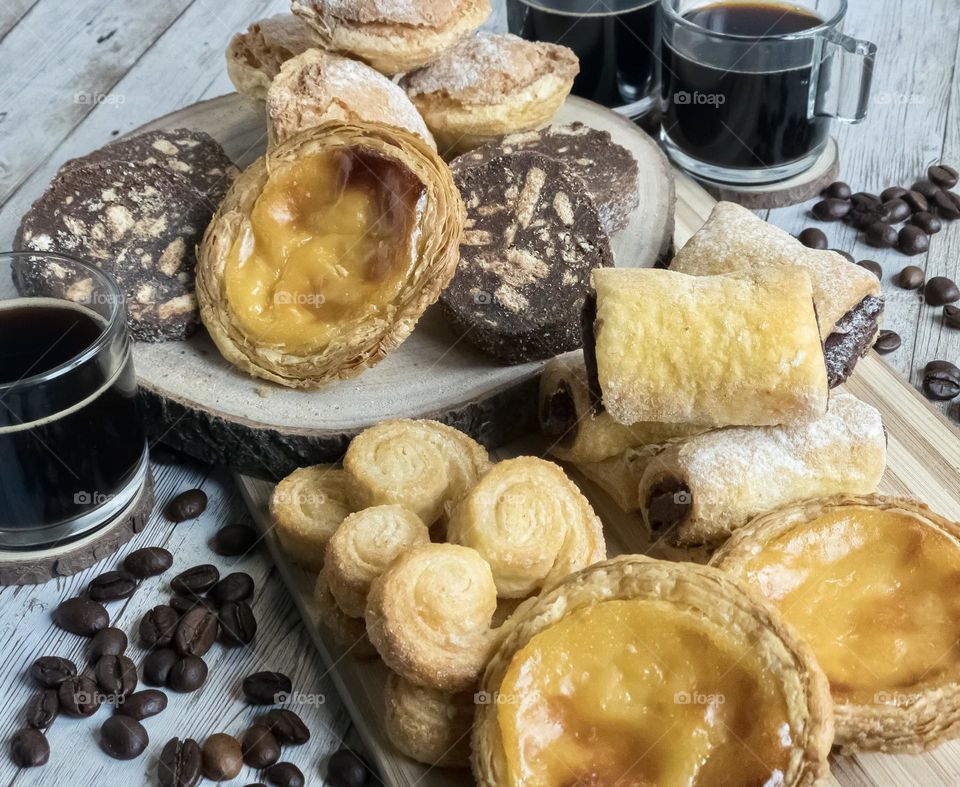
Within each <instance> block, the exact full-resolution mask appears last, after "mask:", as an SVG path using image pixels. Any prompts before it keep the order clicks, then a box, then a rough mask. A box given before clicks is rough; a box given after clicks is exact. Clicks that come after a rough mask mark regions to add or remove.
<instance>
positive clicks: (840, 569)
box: [713, 496, 960, 750]
mask: <svg viewBox="0 0 960 787" xmlns="http://www.w3.org/2000/svg"><path fill="white" fill-rule="evenodd" d="M958 537H960V526H958V525H957V524H956V523H953V522H949V521H948V520H945V519H943V518H942V517H939V516H937V515H935V514H933V513H932V512H930V511H929V510H928V509H926V507H925V506H922V505H920V504H918V503H916V502H915V501H911V500H898V499H895V498H884V497H880V496H869V497H862V498H832V499H827V500H814V501H808V502H807V503H804V504H801V505H797V506H792V507H790V508H787V509H783V510H781V511H776V512H773V513H771V514H767V515H764V516H762V517H759V518H758V519H756V520H754V522H752V523H751V524H750V525H748V527H747V528H746V530H744V531H742V532H740V533H738V534H736V535H735V536H734V538H733V539H731V541H730V542H728V543H727V544H726V545H725V546H724V547H722V548H721V549H720V550H719V551H718V552H717V554H716V555H715V556H714V558H713V564H714V565H716V566H717V567H719V568H721V569H722V570H724V571H727V572H730V573H732V574H735V575H736V576H738V577H739V578H741V579H742V580H743V581H744V582H745V583H747V584H748V585H750V586H752V587H753V588H755V589H756V590H759V591H760V593H762V594H763V595H764V596H765V597H766V598H768V599H769V600H771V601H773V602H774V603H775V604H776V605H777V607H778V608H779V609H780V610H781V612H782V613H783V616H784V617H785V618H786V620H787V621H788V622H789V623H790V624H792V625H793V626H794V627H795V628H796V630H797V631H798V632H799V634H800V636H802V637H803V638H804V640H806V641H807V642H808V643H809V644H810V645H811V647H812V648H813V650H814V652H815V653H816V656H817V660H818V661H819V663H820V665H821V667H823V670H824V672H825V673H826V674H827V677H828V678H829V680H830V688H831V692H832V694H833V698H834V702H835V703H836V706H837V737H838V742H839V743H842V744H848V745H850V746H855V747H856V746H859V747H861V748H881V749H889V750H894V749H898V750H918V749H922V748H924V747H926V746H927V745H928V744H930V743H932V742H936V740H938V739H939V738H941V737H946V736H951V737H952V736H955V735H957V734H960V729H957V725H958V722H960V690H958V681H960V649H958V647H957V643H958V641H960V593H958V590H960V541H958Z"/></svg>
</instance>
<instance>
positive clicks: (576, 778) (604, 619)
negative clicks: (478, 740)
mask: <svg viewBox="0 0 960 787" xmlns="http://www.w3.org/2000/svg"><path fill="white" fill-rule="evenodd" d="M496 701H497V719H498V722H499V726H500V734H501V740H502V744H503V749H504V754H505V757H506V764H507V773H508V774H509V784H510V785H523V787H579V786H580V785H590V786H591V787H612V786H613V785H617V787H640V785H651V787H652V786H653V785H656V787H673V786H674V785H677V786H679V785H685V786H686V787H696V786H698V785H699V786H702V787H707V785H711V786H712V785H721V784H756V785H766V784H769V785H775V784H780V783H782V780H783V775H784V773H785V772H786V769H787V766H788V762H789V756H790V749H791V746H792V743H793V741H792V738H793V736H792V734H791V729H790V725H789V723H788V715H787V704H786V699H785V697H784V695H783V691H782V688H781V686H780V685H779V684H778V683H777V679H776V676H773V675H770V674H769V672H768V671H767V670H765V669H764V668H763V666H762V665H761V664H760V662H759V659H758V657H757V655H756V653H755V651H754V650H753V649H751V647H750V643H747V642H737V641H735V640H734V639H733V638H732V637H731V636H730V635H729V634H728V633H727V632H725V631H724V630H723V629H722V628H721V627H720V626H718V625H716V624H714V623H711V622H710V621H706V620H704V619H703V618H702V617H700V616H697V615H695V614H693V613H691V612H687V611H684V610H682V609H679V608H678V607H676V606H675V605H672V604H670V603H668V602H661V601H650V600H639V599H637V600H624V601H605V602H601V603H599V604H595V605H593V606H590V607H586V608H583V609H581V610H578V611H576V612H573V613H571V614H570V615H567V616H566V617H564V618H563V619H562V620H560V621H559V622H557V623H556V624H554V625H552V626H550V627H549V628H547V629H545V630H544V631H541V632H540V633H539V634H537V635H535V636H534V637H532V638H531V640H530V641H529V642H528V643H527V645H526V646H525V647H523V648H522V649H520V650H519V651H517V653H516V654H514V657H513V659H512V661H511V663H510V665H509V667H508V669H507V672H506V674H505V676H504V679H503V682H502V684H501V687H500V692H499V695H498V696H497V698H496Z"/></svg>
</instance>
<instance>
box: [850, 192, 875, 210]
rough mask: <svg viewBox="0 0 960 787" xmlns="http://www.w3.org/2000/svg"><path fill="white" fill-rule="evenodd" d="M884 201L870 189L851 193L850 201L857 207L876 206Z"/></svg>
mask: <svg viewBox="0 0 960 787" xmlns="http://www.w3.org/2000/svg"><path fill="white" fill-rule="evenodd" d="M881 202H883V200H882V199H880V197H878V196H877V195H876V194H871V193H870V192H869V191H858V192H856V193H854V194H851V195H850V203H851V204H852V205H853V207H855V208H876V207H879V205H880V203H881Z"/></svg>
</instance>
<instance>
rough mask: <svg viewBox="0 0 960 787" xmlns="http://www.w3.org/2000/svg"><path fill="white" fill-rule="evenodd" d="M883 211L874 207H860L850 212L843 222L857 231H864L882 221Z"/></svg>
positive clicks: (878, 207)
mask: <svg viewBox="0 0 960 787" xmlns="http://www.w3.org/2000/svg"><path fill="white" fill-rule="evenodd" d="M883 215H884V214H883V210H882V209H881V207H880V205H877V206H876V207H860V208H854V209H853V210H851V211H850V212H849V213H848V214H847V215H846V217H845V218H844V219H843V220H844V222H846V223H847V224H849V225H850V226H851V227H853V228H854V229H857V230H865V229H866V228H867V227H869V226H870V225H871V224H874V223H875V222H878V221H882V220H883Z"/></svg>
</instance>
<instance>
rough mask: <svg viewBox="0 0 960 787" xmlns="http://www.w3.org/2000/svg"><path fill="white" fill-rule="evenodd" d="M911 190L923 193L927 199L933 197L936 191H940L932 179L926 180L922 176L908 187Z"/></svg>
mask: <svg viewBox="0 0 960 787" xmlns="http://www.w3.org/2000/svg"><path fill="white" fill-rule="evenodd" d="M910 190H911V191H916V192H917V193H918V194H923V196H924V197H926V198H927V199H928V200H929V199H933V197H934V196H935V195H936V193H937V192H938V191H941V188H940V187H939V186H938V185H937V184H936V183H934V182H933V181H932V180H927V179H926V178H922V179H920V180H918V181H917V182H916V183H914V184H913V185H912V186H911V187H910Z"/></svg>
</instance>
